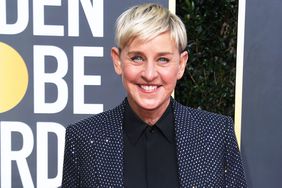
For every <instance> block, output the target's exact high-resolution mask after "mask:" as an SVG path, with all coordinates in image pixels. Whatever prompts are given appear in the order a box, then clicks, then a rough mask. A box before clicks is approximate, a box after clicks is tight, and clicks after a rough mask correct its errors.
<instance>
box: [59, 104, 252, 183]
mask: <svg viewBox="0 0 282 188" xmlns="http://www.w3.org/2000/svg"><path fill="white" fill-rule="evenodd" d="M172 100H173V99H172ZM124 106H125V103H124V102H123V103H122V104H121V105H119V106H117V107H116V108H114V109H112V110H109V111H106V112H103V113H101V114H98V115H94V116H92V117H90V118H88V119H85V120H82V121H80V122H78V123H75V124H73V125H70V126H68V127H67V130H66V145H65V158H64V168H63V181H62V187H63V188H78V187H83V188H88V187H89V188H90V187H91V188H94V187H100V188H102V187H105V188H106V187H107V188H109V187H115V188H116V187H123V136H122V122H123V114H124ZM173 109H174V117H175V124H174V125H175V134H176V144H177V159H178V175H179V181H180V187H181V188H190V187H191V188H196V187H197V188H200V187H206V188H210V187H214V188H221V187H234V188H240V187H247V185H246V181H245V177H244V172H243V167H242V163H241V158H240V153H239V149H238V146H237V143H236V139H235V135H234V130H233V124H232V120H231V118H229V117H225V116H222V115H217V114H213V113H209V112H206V111H202V110H195V109H192V108H189V107H185V106H182V105H181V104H179V103H178V102H176V101H175V100H173Z"/></svg>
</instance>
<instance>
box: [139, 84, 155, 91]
mask: <svg viewBox="0 0 282 188" xmlns="http://www.w3.org/2000/svg"><path fill="white" fill-rule="evenodd" d="M141 88H142V89H144V90H145V91H147V92H150V91H154V90H156V89H157V86H146V85H141Z"/></svg>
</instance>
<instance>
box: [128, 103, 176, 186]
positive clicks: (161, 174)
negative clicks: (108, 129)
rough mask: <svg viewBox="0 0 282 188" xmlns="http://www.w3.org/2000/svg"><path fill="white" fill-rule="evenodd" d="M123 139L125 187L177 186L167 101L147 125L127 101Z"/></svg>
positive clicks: (174, 144)
mask: <svg viewBox="0 0 282 188" xmlns="http://www.w3.org/2000/svg"><path fill="white" fill-rule="evenodd" d="M123 140H124V183H125V187H126V188H139V187H140V188H146V187H147V188H166V187H167V188H177V187H179V179H178V173H177V172H178V170H177V158H176V142H175V133H174V116H173V111H172V106H171V104H170V105H169V106H168V108H167V109H166V111H165V113H164V114H163V115H162V117H161V118H160V119H159V120H158V122H157V123H156V124H155V125H153V126H149V125H147V124H146V123H145V122H143V121H142V120H141V119H140V118H139V117H138V116H137V115H136V114H135V113H134V112H133V110H132V109H131V107H130V106H129V104H128V103H127V105H126V109H125V118H124V122H123Z"/></svg>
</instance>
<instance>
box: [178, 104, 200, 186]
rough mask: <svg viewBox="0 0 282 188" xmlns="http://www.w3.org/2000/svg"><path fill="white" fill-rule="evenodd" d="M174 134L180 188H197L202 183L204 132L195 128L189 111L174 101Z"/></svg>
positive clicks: (195, 125) (197, 127)
mask: <svg viewBox="0 0 282 188" xmlns="http://www.w3.org/2000/svg"><path fill="white" fill-rule="evenodd" d="M173 107H174V115H175V134H176V147H177V159H178V171H179V172H178V174H179V180H180V187H195V188H196V187H199V183H200V185H203V184H204V183H203V181H204V177H203V176H204V174H205V173H204V169H203V167H204V166H205V164H204V163H205V161H204V157H203V156H204V155H205V151H204V142H203V140H202V138H203V134H204V131H203V130H202V129H201V128H200V127H199V126H197V124H196V123H195V120H194V117H193V115H192V114H191V110H190V109H189V108H187V107H184V106H182V105H181V104H179V103H177V102H176V101H175V100H174V102H173Z"/></svg>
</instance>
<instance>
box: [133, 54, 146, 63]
mask: <svg viewBox="0 0 282 188" xmlns="http://www.w3.org/2000/svg"><path fill="white" fill-rule="evenodd" d="M131 60H132V61H134V62H136V63H139V62H142V61H144V59H143V58H142V57H141V56H134V57H132V58H131Z"/></svg>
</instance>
